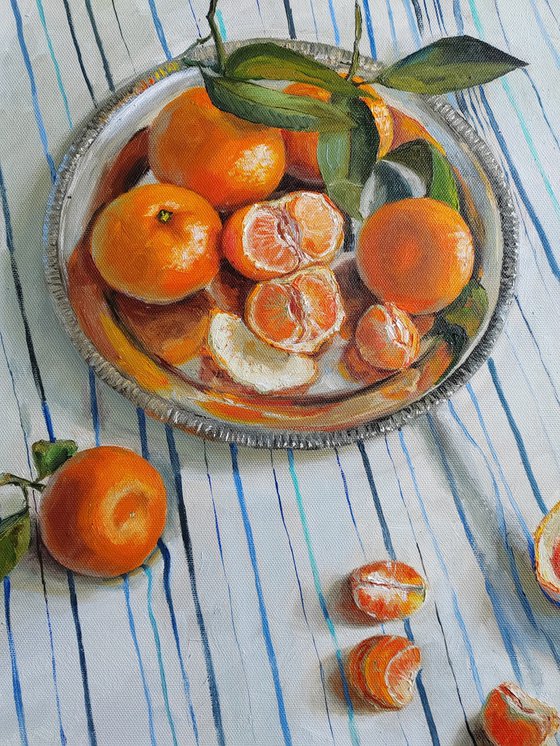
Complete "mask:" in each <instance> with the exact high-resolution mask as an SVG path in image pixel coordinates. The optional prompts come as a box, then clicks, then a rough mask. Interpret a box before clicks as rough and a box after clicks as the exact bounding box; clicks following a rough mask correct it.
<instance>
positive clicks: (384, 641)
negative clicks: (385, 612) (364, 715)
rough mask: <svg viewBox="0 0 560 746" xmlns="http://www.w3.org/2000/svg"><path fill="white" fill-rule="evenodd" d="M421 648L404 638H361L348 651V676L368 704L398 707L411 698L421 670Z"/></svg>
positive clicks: (383, 636)
mask: <svg viewBox="0 0 560 746" xmlns="http://www.w3.org/2000/svg"><path fill="white" fill-rule="evenodd" d="M420 666H421V653H420V648H418V647H417V646H416V645H414V644H413V643H412V642H410V640H408V639H407V638H406V637H398V636H396V635H379V636H376V637H369V638H368V639H367V640H363V642H361V643H360V644H359V645H357V646H356V647H355V648H353V649H352V650H351V651H350V655H349V657H348V661H347V673H348V679H349V681H350V683H351V684H352V686H353V687H354V689H355V690H356V691H357V692H358V694H360V695H361V697H362V698H363V699H364V700H365V701H366V702H369V703H370V704H374V705H378V706H380V707H386V708H389V709H400V708H401V707H404V706H405V705H407V704H409V702H411V701H412V698H413V688H414V682H415V681H416V676H417V675H418V672H419V671H420Z"/></svg>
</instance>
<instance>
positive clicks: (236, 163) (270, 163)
mask: <svg viewBox="0 0 560 746" xmlns="http://www.w3.org/2000/svg"><path fill="white" fill-rule="evenodd" d="M148 157H149V161H150V166H151V168H152V171H153V172H154V174H155V175H156V177H157V178H158V179H159V180H160V181H168V182H171V183H173V184H179V185H180V186H183V187H186V188H187V189H193V190H194V191H195V192H197V193H198V194H201V195H202V196H203V197H205V198H206V199H207V200H208V201H209V202H210V203H211V204H212V205H214V206H215V207H217V208H218V209H220V210H230V209H232V208H235V207H238V206H240V205H244V204H247V203H248V202H256V201H257V200H261V199H265V198H266V197H268V195H269V194H270V193H271V192H273V191H274V189H276V187H277V186H278V184H279V182H280V179H281V178H282V176H283V175H284V167H285V150H284V142H283V140H282V135H281V134H280V131H279V130H277V129H272V128H270V127H266V126H264V125H261V124H253V123H252V122H247V121H245V120H243V119H239V118H238V117H236V116H234V115H233V114H228V113H226V112H223V111H220V109H218V108H216V107H215V106H214V105H213V104H212V102H211V101H210V98H209V97H208V94H207V93H206V91H205V89H204V88H202V87H197V88H189V89H188V90H187V91H185V92H184V93H182V94H181V95H180V96H177V98H175V99H173V101H171V102H170V103H169V104H167V106H165V107H164V108H163V109H162V110H161V111H160V113H159V114H158V115H157V117H156V118H155V120H154V121H153V123H152V126H151V127H150V133H149V156H148Z"/></svg>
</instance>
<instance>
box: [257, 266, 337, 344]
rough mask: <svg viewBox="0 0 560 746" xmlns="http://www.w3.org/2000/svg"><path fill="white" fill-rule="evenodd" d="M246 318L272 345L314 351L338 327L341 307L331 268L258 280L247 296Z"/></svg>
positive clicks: (310, 269)
mask: <svg viewBox="0 0 560 746" xmlns="http://www.w3.org/2000/svg"><path fill="white" fill-rule="evenodd" d="M245 318H246V321H247V326H248V327H249V328H250V329H251V330H252V331H253V332H254V333H255V334H256V335H257V336H258V337H260V338H261V339H263V340H264V341H265V342H268V344H271V345H272V346H273V347H278V348H279V349H281V350H286V351H287V352H306V353H313V352H316V351H317V350H318V349H319V347H321V345H323V344H324V343H325V342H326V341H327V340H328V339H330V338H331V337H332V336H333V335H334V334H336V333H337V332H338V331H339V330H340V327H341V326H342V322H343V321H344V306H343V302H342V298H341V295H340V290H339V287H338V284H337V282H336V279H335V276H334V274H333V272H332V270H330V269H329V268H328V267H321V266H317V267H307V268H306V269H300V270H299V271H298V272H295V273H294V274H293V275H288V276H287V277H281V278H278V279H276V280H268V281H265V282H260V283H258V284H257V285H256V286H255V287H254V288H253V290H252V291H251V293H250V294H249V297H248V298H247V305H246V307H245Z"/></svg>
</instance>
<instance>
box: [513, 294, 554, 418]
mask: <svg viewBox="0 0 560 746" xmlns="http://www.w3.org/2000/svg"><path fill="white" fill-rule="evenodd" d="M515 303H516V305H517V307H518V309H519V313H520V314H521V318H522V319H523V322H524V324H525V326H526V327H527V331H528V332H529V334H530V336H531V339H532V340H533V344H534V345H535V347H536V349H537V354H538V356H539V360H540V361H541V365H542V367H543V369H544V372H545V373H546V377H547V378H548V380H549V382H550V385H551V387H552V390H553V392H554V398H555V399H556V403H557V404H558V405H559V406H560V398H559V397H558V391H557V389H556V383H555V381H554V378H553V377H552V374H551V372H550V371H549V369H548V367H547V366H546V363H545V362H544V358H543V354H542V351H541V348H540V345H539V343H538V341H537V338H536V336H535V333H534V331H533V329H532V327H531V325H530V324H529V320H528V319H527V316H526V315H525V311H524V310H523V307H522V305H521V303H520V301H519V298H518V297H517V296H515Z"/></svg>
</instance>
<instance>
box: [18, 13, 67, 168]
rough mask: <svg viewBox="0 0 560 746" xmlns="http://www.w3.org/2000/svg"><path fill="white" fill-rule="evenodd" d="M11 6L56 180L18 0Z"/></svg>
mask: <svg viewBox="0 0 560 746" xmlns="http://www.w3.org/2000/svg"><path fill="white" fill-rule="evenodd" d="M10 4H11V6H12V12H13V14H14V20H15V22H16V32H17V38H18V43H19V48H20V50H21V54H22V57H23V61H24V63H25V69H26V70H27V77H28V79H29V87H30V89H31V103H32V105H33V112H34V114H35V119H36V121H37V127H38V130H39V137H40V138H41V144H42V146H43V152H44V154H45V158H46V159H47V163H48V165H49V169H50V172H51V178H52V179H53V180H54V178H55V176H56V168H55V165H54V160H53V157H52V155H51V153H50V150H49V142H48V138H47V131H46V129H45V123H44V121H43V115H42V114H41V110H40V108H39V98H38V95H37V84H36V82H35V74H34V72H33V66H32V64H31V59H30V57H29V51H28V49H27V44H26V43H25V36H24V34H23V21H22V18H21V13H20V10H19V7H18V4H17V0H10Z"/></svg>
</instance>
